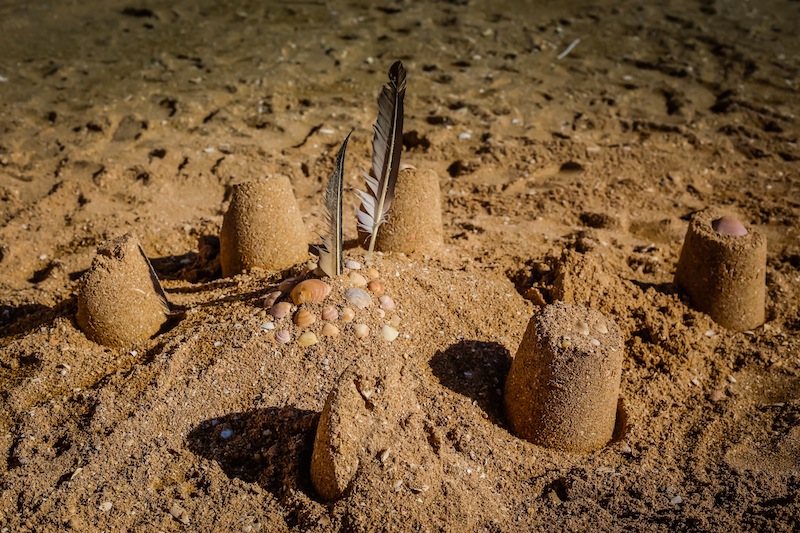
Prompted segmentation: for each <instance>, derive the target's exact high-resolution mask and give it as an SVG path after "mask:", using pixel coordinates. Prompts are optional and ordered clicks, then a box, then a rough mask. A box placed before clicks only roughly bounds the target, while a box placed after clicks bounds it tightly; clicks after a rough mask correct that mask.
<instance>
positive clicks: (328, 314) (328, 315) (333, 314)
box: [322, 305, 339, 321]
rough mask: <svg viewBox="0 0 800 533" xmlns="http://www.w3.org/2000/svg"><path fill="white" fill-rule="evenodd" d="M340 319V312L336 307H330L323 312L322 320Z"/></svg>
mask: <svg viewBox="0 0 800 533" xmlns="http://www.w3.org/2000/svg"><path fill="white" fill-rule="evenodd" d="M338 318H339V310H338V309H336V308H335V307H334V306H332V305H329V306H328V307H326V308H325V309H323V310H322V320H328V321H330V320H336V319H338Z"/></svg>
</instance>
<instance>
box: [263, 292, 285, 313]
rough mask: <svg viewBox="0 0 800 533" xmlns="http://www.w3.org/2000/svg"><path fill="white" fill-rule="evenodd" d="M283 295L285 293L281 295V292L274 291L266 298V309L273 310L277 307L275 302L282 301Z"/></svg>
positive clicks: (264, 303)
mask: <svg viewBox="0 0 800 533" xmlns="http://www.w3.org/2000/svg"><path fill="white" fill-rule="evenodd" d="M282 294H283V293H281V291H272V292H271V293H269V294H267V295H266V296H265V297H264V302H263V304H262V306H263V307H266V308H267V309H269V308H271V307H272V306H273V305H275V302H277V301H278V300H279V299H280V297H281V295H282Z"/></svg>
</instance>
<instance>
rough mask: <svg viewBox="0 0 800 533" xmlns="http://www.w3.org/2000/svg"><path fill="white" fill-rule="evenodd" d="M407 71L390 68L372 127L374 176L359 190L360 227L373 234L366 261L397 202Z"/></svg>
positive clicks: (401, 68) (399, 68) (393, 66)
mask: <svg viewBox="0 0 800 533" xmlns="http://www.w3.org/2000/svg"><path fill="white" fill-rule="evenodd" d="M405 94H406V71H405V69H404V68H403V64H402V63H401V62H400V61H396V62H395V63H394V64H393V65H392V66H391V68H390V69H389V83H387V84H386V85H384V86H383V89H382V90H381V94H380V95H379V96H378V119H377V120H376V122H375V125H374V126H373V127H372V129H373V131H374V137H373V140H372V175H371V176H370V175H366V174H365V178H366V181H367V191H359V196H360V197H361V209H360V210H359V213H358V221H359V227H360V228H361V229H362V230H363V231H365V232H366V233H368V234H369V235H370V239H369V248H368V251H367V259H370V258H371V257H372V252H373V250H374V249H375V240H376V239H377V237H378V229H379V228H380V225H381V224H382V223H383V222H384V220H385V218H386V214H387V213H388V211H389V207H390V206H391V204H392V200H393V199H394V186H395V183H396V182H397V173H398V171H399V169H400V152H401V151H402V148H403V98H404V97H405Z"/></svg>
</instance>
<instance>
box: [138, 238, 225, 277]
mask: <svg viewBox="0 0 800 533" xmlns="http://www.w3.org/2000/svg"><path fill="white" fill-rule="evenodd" d="M150 264H152V265H153V269H154V270H155V271H156V274H158V278H159V279H162V280H165V279H169V280H183V281H188V282H190V283H200V282H204V281H212V280H216V279H219V278H221V277H222V268H221V267H220V263H219V237H217V236H216V235H201V236H200V237H199V238H198V239H197V251H196V252H186V253H185V254H181V255H168V256H165V257H157V258H150Z"/></svg>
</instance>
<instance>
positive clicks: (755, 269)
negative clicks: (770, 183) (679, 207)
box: [675, 209, 767, 331]
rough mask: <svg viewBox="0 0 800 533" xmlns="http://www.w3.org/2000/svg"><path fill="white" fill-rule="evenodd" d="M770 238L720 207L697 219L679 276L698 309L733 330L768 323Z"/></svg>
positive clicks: (684, 250) (686, 245)
mask: <svg viewBox="0 0 800 533" xmlns="http://www.w3.org/2000/svg"><path fill="white" fill-rule="evenodd" d="M766 270H767V239H766V237H765V236H764V235H763V234H761V233H759V232H757V231H755V230H754V229H753V228H752V227H749V226H748V225H745V224H743V223H741V222H740V221H739V220H738V219H737V218H736V217H734V216H732V215H728V214H726V213H725V212H724V211H722V210H720V209H708V210H705V211H701V212H699V213H696V214H695V215H694V217H692V221H691V223H690V224H689V229H688V230H687V232H686V239H685V241H684V244H683V249H682V250H681V256H680V260H679V261H678V267H677V270H676V272H675V282H676V283H677V284H678V285H680V286H681V287H683V289H684V290H685V291H686V293H687V294H688V296H689V298H690V299H691V302H692V305H694V307H695V308H697V309H698V310H699V311H702V312H704V313H707V314H708V315H710V316H711V318H712V319H714V321H715V322H717V323H718V324H720V325H721V326H724V327H726V328H728V329H732V330H736V331H744V330H748V329H753V328H756V327H758V326H760V325H761V324H763V323H764V318H765V302H766Z"/></svg>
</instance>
